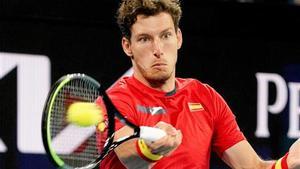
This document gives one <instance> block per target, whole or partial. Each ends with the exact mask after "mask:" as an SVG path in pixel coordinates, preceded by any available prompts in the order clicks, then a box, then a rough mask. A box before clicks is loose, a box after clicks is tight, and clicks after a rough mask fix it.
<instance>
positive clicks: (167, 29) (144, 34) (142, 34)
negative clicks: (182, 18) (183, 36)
mask: <svg viewBox="0 0 300 169" xmlns="http://www.w3.org/2000/svg"><path fill="white" fill-rule="evenodd" d="M170 30H172V28H166V29H164V30H162V31H161V32H160V33H159V34H160V35H161V34H164V33H166V32H168V31H170ZM141 36H149V34H147V33H140V34H137V35H136V37H141Z"/></svg>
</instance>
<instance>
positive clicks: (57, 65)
mask: <svg viewBox="0 0 300 169" xmlns="http://www.w3.org/2000/svg"><path fill="white" fill-rule="evenodd" d="M118 4H119V1H117V0H101V1H100V0H98V1H96V0H88V1H83V0H72V1H67V0H52V1H48V0H47V1H46V0H43V1H40V0H26V1H21V0H0V102H1V105H0V169H2V168H3V169H12V168H15V169H41V168H53V166H52V165H51V164H50V162H49V160H48V158H47V156H46V155H45V154H44V150H43V147H42V144H41V139H40V128H38V127H32V126H30V125H29V126H28V125H27V124H35V123H37V125H36V126H39V125H40V124H39V123H40V121H39V119H40V118H39V117H40V116H41V112H42V109H38V110H37V111H36V113H35V114H34V113H33V112H31V111H28V112H27V111H23V112H22V113H20V112H19V111H20V110H19V109H18V108H17V105H18V106H19V104H18V103H22V104H25V101H24V102H23V101H22V99H23V100H27V102H28V103H27V102H26V105H27V106H29V107H35V106H38V107H42V106H43V105H40V104H39V105H37V104H34V103H35V102H34V101H30V99H28V98H27V97H24V96H22V95H21V96H20V94H19V92H20V90H19V88H18V87H17V86H18V84H20V79H18V78H19V77H21V75H22V76H23V73H22V71H26V70H27V69H28V70H30V71H34V72H35V73H37V74H38V75H36V76H35V75H33V76H26V78H25V79H26V81H28V84H29V85H28V88H29V89H30V83H32V84H35V83H36V84H37V83H40V81H41V79H40V78H39V77H47V79H48V80H49V82H48V83H52V82H54V81H55V80H57V79H58V78H59V77H60V76H62V75H64V74H67V73H74V72H82V73H86V74H89V75H90V76H93V77H95V78H96V79H99V80H100V79H101V81H102V82H103V85H104V86H105V87H108V86H110V85H111V84H112V83H113V82H114V81H115V80H116V79H117V78H118V77H120V76H121V75H122V74H123V73H124V72H125V71H127V70H128V69H129V68H130V61H129V59H128V58H127V57H126V56H125V54H124V53H123V51H122V48H121V41H120V39H121V35H120V32H119V30H118V27H117V25H116V23H115V12H116V9H117V7H118ZM298 5H300V1H297V0H295V1H291V0H289V1H287V0H285V1H284V0H277V1H276V0H235V1H233V0H223V1H222V0H215V1H212V0H202V1H195V0H184V1H182V8H183V18H182V20H181V24H180V27H181V30H182V32H183V37H184V43H183V47H182V48H181V49H180V51H179V55H180V56H179V60H178V66H177V72H178V73H177V76H180V77H192V78H197V79H199V80H201V81H202V82H205V83H208V84H210V85H211V86H213V87H214V88H215V89H216V90H217V91H218V92H219V93H221V95H222V96H223V97H224V98H225V100H226V101H227V102H228V104H229V106H230V107H231V108H232V110H233V112H234V113H235V115H236V117H237V121H238V123H239V125H240V128H241V130H242V131H243V132H244V134H245V135H246V137H247V139H248V140H249V142H250V143H251V144H252V146H253V147H254V149H255V150H256V151H257V152H258V154H259V155H260V156H262V157H263V158H264V159H272V158H273V159H274V158H279V157H281V156H282V155H283V154H284V153H285V152H286V151H287V150H288V147H289V146H290V145H291V144H292V142H293V141H295V140H296V137H299V136H300V134H299V133H300V130H299V125H298V128H297V129H298V132H299V133H298V136H297V134H296V136H295V135H294V136H291V135H287V133H288V130H289V128H290V123H291V120H290V117H291V116H290V114H291V113H293V114H294V115H295V117H297V118H298V119H294V120H295V121H296V122H299V119H300V118H299V117H300V114H299V112H292V111H291V109H290V108H289V105H290V103H291V102H292V101H291V100H290V96H291V94H290V88H288V85H289V84H290V83H292V82H293V83H296V84H298V82H300V78H299V77H300V76H299V75H300V62H299V61H300V59H299V58H300V57H299V56H300V41H299V38H300V34H299V30H300V6H298ZM39 58H44V59H45V60H44V61H45V62H43V64H42V62H41V64H36V63H35V62H32V61H31V60H38V59H39ZM25 61H28V62H26V65H27V66H28V65H29V66H28V67H29V68H28V67H26V66H22V65H25ZM8 63H15V66H13V67H12V68H7V67H8ZM47 64H49V65H50V67H49V68H48V67H47ZM12 65H14V64H12ZM41 65H45V66H41ZM39 66H40V67H39ZM24 67H26V68H24ZM41 69H43V70H44V69H45V70H46V72H48V73H46V74H45V75H43V74H42V73H41V72H43V71H40V70H41ZM257 73H268V74H276V75H279V76H280V77H282V79H284V82H285V84H286V92H287V93H288V100H287V101H286V104H285V106H284V108H283V109H282V110H281V111H279V112H278V114H275V113H271V112H268V119H267V121H266V123H267V125H268V129H269V135H268V136H259V135H255V131H256V129H257V122H258V116H259V112H258V110H257V107H258V97H257V96H258V88H257V85H258V81H257V78H256V74H257ZM24 74H26V73H24ZM24 77H25V75H24ZM48 83H47V84H48ZM26 84H27V83H26ZM48 85H50V84H48ZM44 86H45V87H43V86H40V88H34V89H33V90H36V93H37V94H36V96H30V98H31V97H32V98H39V97H40V96H39V95H42V96H41V97H42V98H45V96H44V94H41V93H45V92H47V91H48V90H49V86H47V85H44ZM269 87H270V88H269V90H268V103H269V105H272V104H274V102H275V101H276V100H277V99H278V98H277V92H278V88H277V86H276V85H274V84H270V86H269ZM31 90H32V89H31ZM40 90H41V91H43V92H41V93H40ZM282 90H283V89H282ZM298 92H299V91H298ZM298 95H299V94H298ZM298 95H297V96H298ZM294 101H295V100H294ZM294 101H293V102H294ZM295 102H297V103H298V104H299V103H300V102H299V98H298V97H297V98H296V101H295ZM20 114H21V115H22V116H20ZM23 116H24V117H25V118H20V117H23ZM34 117H36V118H34ZM23 126H25V127H23ZM24 128H26V130H25V129H24ZM27 128H28V130H27ZM23 130H25V131H28V133H31V134H32V135H33V137H32V136H30V135H26V134H23V135H22V134H20V133H24V132H22V131H23ZM21 135H22V136H21ZM35 140H36V141H35ZM33 144H34V145H33ZM20 145H21V146H20ZM22 145H23V146H22ZM1 146H2V149H1ZM20 147H23V148H20ZM31 147H36V148H31ZM211 168H213V169H217V168H218V169H220V168H224V169H225V168H228V167H226V166H225V165H224V164H223V162H222V161H221V160H220V159H219V158H218V157H217V156H216V155H215V154H213V156H212V160H211Z"/></svg>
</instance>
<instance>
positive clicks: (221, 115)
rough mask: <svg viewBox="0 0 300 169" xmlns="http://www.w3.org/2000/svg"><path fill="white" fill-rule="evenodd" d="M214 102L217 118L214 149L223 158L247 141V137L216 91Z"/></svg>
mask: <svg viewBox="0 0 300 169" xmlns="http://www.w3.org/2000/svg"><path fill="white" fill-rule="evenodd" d="M213 101H214V108H215V109H214V111H215V113H214V114H215V117H214V134H213V142H212V146H213V147H212V148H213V150H214V151H215V152H216V153H217V154H218V156H219V157H222V155H223V153H224V151H225V150H227V149H228V148H230V147H231V146H233V145H235V144H236V143H238V142H240V141H242V140H245V137H244V134H243V133H242V132H241V130H240V128H239V126H238V124H237V122H236V118H235V115H234V114H233V113H232V111H231V109H230V108H229V106H228V105H227V103H226V102H225V100H224V99H223V98H222V96H221V95H219V94H218V93H217V92H216V91H213Z"/></svg>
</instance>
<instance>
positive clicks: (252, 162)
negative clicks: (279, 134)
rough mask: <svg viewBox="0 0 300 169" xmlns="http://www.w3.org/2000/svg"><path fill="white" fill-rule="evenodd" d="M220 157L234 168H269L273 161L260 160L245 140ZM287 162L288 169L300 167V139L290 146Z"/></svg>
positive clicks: (299, 168) (298, 168)
mask: <svg viewBox="0 0 300 169" xmlns="http://www.w3.org/2000/svg"><path fill="white" fill-rule="evenodd" d="M222 159H223V160H224V162H225V163H226V164H228V165H229V166H230V167H231V168H234V169H271V168H272V165H273V164H274V162H275V161H264V160H262V159H261V158H260V157H259V156H258V155H257V154H256V152H255V151H254V150H253V148H252V147H251V145H250V144H249V143H248V142H247V141H245V140H244V141H241V142H239V143H237V144H236V145H234V146H232V147H230V148H229V149H227V150H226V151H225V152H224V154H223V157H222ZM287 163H288V166H289V169H300V139H298V140H297V141H296V142H295V143H294V144H293V145H292V146H291V148H290V151H289V156H288V158H287Z"/></svg>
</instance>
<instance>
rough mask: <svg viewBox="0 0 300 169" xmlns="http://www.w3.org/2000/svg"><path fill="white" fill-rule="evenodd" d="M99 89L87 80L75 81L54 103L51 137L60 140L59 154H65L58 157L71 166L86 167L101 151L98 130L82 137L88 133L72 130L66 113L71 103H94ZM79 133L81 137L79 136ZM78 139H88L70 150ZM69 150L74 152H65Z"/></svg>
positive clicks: (63, 89) (62, 91)
mask: <svg viewBox="0 0 300 169" xmlns="http://www.w3.org/2000/svg"><path fill="white" fill-rule="evenodd" d="M97 87H98V86H95V84H92V83H89V82H87V81H85V80H78V79H73V80H71V81H70V82H69V83H67V84H66V85H65V86H63V87H62V89H61V90H60V91H59V93H58V94H57V97H56V100H55V102H54V106H53V112H55V113H52V115H53V116H52V117H51V123H52V125H51V126H52V128H51V136H52V139H53V140H55V139H56V140H59V141H57V142H58V143H57V144H59V145H60V146H59V147H62V148H61V149H62V150H58V151H57V152H59V151H62V152H63V153H61V154H58V156H59V157H60V158H61V159H63V161H65V162H66V163H67V164H68V165H70V166H76V167H78V166H86V165H87V164H89V163H91V162H93V161H94V160H95V159H96V158H97V157H98V156H99V150H98V149H97V147H98V148H99V146H97V144H98V143H97V139H96V132H95V130H96V128H95V127H94V129H93V131H92V132H91V133H90V135H86V136H84V137H83V136H82V135H84V134H86V133H88V132H82V133H80V132H78V131H79V130H82V127H77V128H76V127H75V128H72V127H70V124H68V123H67V122H66V120H65V119H66V113H65V112H66V110H67V108H68V106H69V105H70V104H71V103H73V102H76V101H81V102H94V101H95V100H96V99H97V97H98V96H99V92H98V90H97ZM78 133H79V134H80V135H78ZM57 137H62V138H57ZM78 137H82V138H85V137H86V139H84V140H80V141H81V142H79V143H80V144H79V146H78V147H75V149H74V147H72V148H70V143H72V141H73V140H76V139H77V138H78ZM77 140H78V139H77ZM65 147H66V148H65ZM67 148H69V149H71V150H72V151H70V150H64V149H67ZM73 149H74V150H73Z"/></svg>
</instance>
